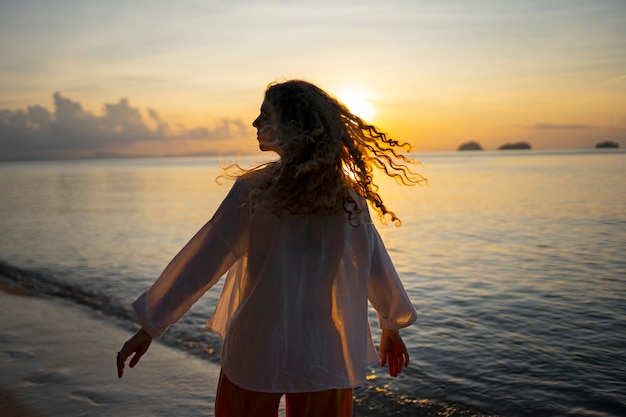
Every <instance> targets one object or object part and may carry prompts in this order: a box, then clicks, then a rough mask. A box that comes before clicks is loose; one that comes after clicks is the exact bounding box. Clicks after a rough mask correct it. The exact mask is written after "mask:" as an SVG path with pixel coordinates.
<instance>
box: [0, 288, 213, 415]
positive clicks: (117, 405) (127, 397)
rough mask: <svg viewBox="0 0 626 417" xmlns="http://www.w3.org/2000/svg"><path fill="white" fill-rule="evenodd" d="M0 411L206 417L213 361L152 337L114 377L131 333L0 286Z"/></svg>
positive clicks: (67, 305) (61, 303) (68, 306)
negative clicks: (147, 346)
mask: <svg viewBox="0 0 626 417" xmlns="http://www.w3.org/2000/svg"><path fill="white" fill-rule="evenodd" d="M0 304H1V305H2V310H3V317H2V320H1V321H0V358H1V359H0V361H1V363H2V372H1V373H0V399H1V403H2V406H1V407H0V414H1V415H2V416H7V417H18V416H21V417H51V416H59V417H61V416H63V417H71V416H84V415H89V416H92V417H100V416H120V415H132V416H150V415H179V416H192V415H205V416H207V415H208V416H212V415H213V403H214V398H215V397H214V395H215V388H216V386H217V380H218V377H219V366H216V365H215V364H212V363H210V362H208V361H203V360H201V359H199V358H196V357H193V356H191V355H188V354H185V353H184V352H180V351H176V350H175V349H173V348H171V347H169V346H165V345H163V344H162V343H160V342H159V341H158V340H156V341H154V342H153V343H152V345H151V346H150V350H149V351H148V352H147V353H146V355H145V356H144V357H143V358H142V360H141V362H140V363H139V364H138V365H137V366H136V367H135V368H134V369H129V368H128V367H127V369H126V372H125V374H124V378H122V379H118V378H117V371H116V368H115V355H116V352H117V351H118V350H119V348H120V347H121V345H122V344H123V343H124V341H125V340H127V339H128V338H129V337H130V336H131V333H129V332H128V331H125V330H123V329H121V328H119V327H117V326H116V325H115V324H114V323H111V319H110V318H108V317H106V316H103V315H99V313H98V312H94V311H93V310H90V309H88V308H87V307H84V306H80V305H76V304H75V303H71V302H70V301H67V300H62V299H56V298H52V297H48V296H45V295H38V294H35V293H33V292H30V291H26V290H22V289H19V288H16V287H13V286H10V285H9V286H8V285H6V284H5V285H0Z"/></svg>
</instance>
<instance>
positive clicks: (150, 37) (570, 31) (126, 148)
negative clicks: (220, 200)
mask: <svg viewBox="0 0 626 417" xmlns="http://www.w3.org/2000/svg"><path fill="white" fill-rule="evenodd" d="M0 40H1V42H0V57H1V58H0V160H2V159H15V158H17V159H24V158H31V157H32V158H46V157H65V156H90V155H109V154H111V155H114V154H121V155H160V154H193V153H208V152H216V153H231V154H232V153H242V154H245V153H251V152H256V149H257V148H256V144H255V142H254V137H255V132H254V129H252V127H251V126H250V124H251V122H252V120H254V118H255V117H256V115H257V112H258V108H259V106H260V103H261V100H262V97H263V91H264V89H265V86H266V85H267V84H268V83H270V82H272V81H275V80H283V79H288V78H302V79H306V80H308V81H311V82H313V83H316V84H317V85H319V86H320V87H322V88H323V89H325V90H327V91H328V92H330V93H331V94H333V95H335V96H337V97H338V98H339V99H340V100H343V101H344V102H345V103H346V104H347V105H348V106H349V107H351V108H352V109H353V111H355V112H356V113H359V112H361V113H362V116H364V117H368V118H370V119H371V121H372V122H373V123H374V124H377V125H379V126H380V127H381V128H382V129H383V130H385V131H387V132H389V133H390V134H391V136H393V137H395V138H397V139H400V140H403V141H409V142H411V143H412V144H413V145H414V148H415V150H417V151H418V152H419V151H447V150H455V149H457V148H458V146H459V145H460V144H461V143H463V142H466V141H470V140H472V141H477V142H479V143H481V144H482V145H483V147H484V148H485V149H496V148H497V147H499V146H500V145H502V144H503V143H506V142H516V141H526V142H529V143H530V144H531V145H532V146H533V148H534V149H543V148H545V149H554V148H564V149H573V148H592V147H594V146H595V144H596V143H597V142H600V141H604V140H612V141H615V142H618V143H619V144H620V146H621V147H625V146H626V1H624V0H613V1H610V0H595V1H593V0H589V1H582V0H561V1H553V0H541V1H497V0H484V1H465V0H438V1H422V0H404V1H400V0H386V1H381V0H359V1H337V0H333V1H329V0H316V1H289V0H282V1H280V0H274V1H251V0H248V1H246V0H229V1H226V0H224V1H211V0H202V1H158V0H157V1H132V0H131V1H128V0H124V1H121V0H109V1H107V2H102V1H92V0H84V1H48V0H45V1H44V0H37V1H31V0H4V1H2V2H0Z"/></svg>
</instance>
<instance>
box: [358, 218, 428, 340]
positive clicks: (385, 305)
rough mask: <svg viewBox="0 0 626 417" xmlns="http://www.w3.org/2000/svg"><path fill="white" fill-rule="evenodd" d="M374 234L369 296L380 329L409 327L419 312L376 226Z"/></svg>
mask: <svg viewBox="0 0 626 417" xmlns="http://www.w3.org/2000/svg"><path fill="white" fill-rule="evenodd" d="M372 235H373V252H372V264H371V270H370V280H369V287H368V295H369V300H370V303H371V304H372V306H373V307H374V309H375V310H376V313H377V315H378V326H379V327H380V328H381V329H384V330H397V329H401V328H403V327H408V326H410V325H411V324H413V323H414V322H415V320H417V311H415V307H414V306H413V303H411V300H410V299H409V296H408V294H407V293H406V290H405V289H404V286H403V285H402V281H401V280H400V277H399V276H398V273H397V272H396V269H395V267H394V266H393V263H392V262H391V258H390V257H389V253H388V252H387V249H386V248H385V245H384V243H383V241H382V239H381V237H380V235H379V234H378V231H377V230H376V228H375V227H374V226H373V225H372Z"/></svg>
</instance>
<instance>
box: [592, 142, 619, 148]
mask: <svg viewBox="0 0 626 417" xmlns="http://www.w3.org/2000/svg"><path fill="white" fill-rule="evenodd" d="M596 148H619V143H617V142H611V141H610V140H605V141H604V142H598V143H596Z"/></svg>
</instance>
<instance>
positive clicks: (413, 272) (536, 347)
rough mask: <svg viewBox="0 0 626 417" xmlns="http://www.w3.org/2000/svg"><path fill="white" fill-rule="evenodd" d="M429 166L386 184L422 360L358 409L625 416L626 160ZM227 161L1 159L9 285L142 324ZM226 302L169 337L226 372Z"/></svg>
mask: <svg viewBox="0 0 626 417" xmlns="http://www.w3.org/2000/svg"><path fill="white" fill-rule="evenodd" d="M416 158H417V159H418V160H420V161H421V162H422V164H423V165H422V166H421V167H419V171H420V172H421V173H422V174H423V175H424V176H426V177H427V178H428V179H429V185H428V186H417V187H401V186H399V185H397V184H395V183H394V182H393V181H390V180H384V179H381V194H382V196H383V198H384V199H385V202H386V203H387V204H388V206H389V207H390V208H391V209H392V210H394V211H395V212H396V214H398V216H399V217H400V218H401V219H402V226H401V227H395V226H393V225H388V226H383V225H379V226H378V229H379V231H380V233H381V235H382V237H383V239H384V240H385V243H386V245H387V248H388V250H389V252H390V254H391V257H392V259H393V260H394V263H395V264H396V267H397V269H398V271H399V272H400V275H401V277H402V279H403V281H404V283H405V286H406V288H407V291H408V292H409V295H410V296H411V299H412V300H413V302H414V303H415V305H416V308H417V310H418V312H419V314H420V318H419V320H418V322H417V324H415V325H413V326H411V327H410V328H408V329H405V331H404V332H403V335H404V337H405V341H406V343H407V346H408V348H409V352H410V354H411V365H410V367H409V368H408V369H406V370H405V371H404V372H403V373H402V374H401V376H400V377H399V378H397V379H391V378H389V377H386V376H385V374H384V372H383V370H381V369H380V368H377V367H373V368H372V369H371V376H370V379H369V380H368V383H367V384H366V385H365V386H363V387H361V388H359V389H357V390H355V397H356V401H355V415H362V416H370V415H372V416H376V415H381V416H382V415H385V416H390V415H403V416H408V415H425V416H430V415H432V416H435V415H448V416H457V415H458V416H460V415H481V414H484V415H502V416H511V417H513V416H623V415H626V300H625V296H626V152H624V151H621V150H589V151H508V152H505V151H495V152H453V153H424V154H421V155H416ZM256 159H258V158H256ZM221 162H225V163H228V162H231V161H230V160H227V159H225V160H223V161H220V160H219V159H217V158H163V159H118V160H85V161H52V162H51V161H48V162H15V163H1V164H0V276H2V277H4V278H2V279H9V280H12V281H15V282H17V283H18V284H20V285H22V286H24V287H25V288H31V289H36V290H38V291H41V292H45V293H48V294H51V295H56V296H60V297H64V298H68V299H71V300H74V301H76V302H78V303H81V304H85V305H88V306H90V307H91V308H94V309H97V310H99V311H102V312H104V313H105V314H106V315H107V316H108V317H112V318H115V320H116V322H117V323H119V325H120V326H124V327H128V328H129V329H132V328H134V327H135V326H136V324H135V322H134V317H133V313H132V311H131V309H130V303H131V302H132V301H133V300H134V299H135V298H136V297H137V296H138V295H139V294H140V293H141V292H142V291H143V290H145V289H146V288H147V287H148V286H149V285H150V284H151V283H152V281H153V280H154V279H156V277H157V276H158V275H159V273H160V272H161V270H162V269H163V268H164V267H165V265H166V264H167V262H168V261H169V260H170V259H171V258H172V257H173V256H174V255H175V254H176V252H177V251H178V250H179V249H180V248H181V247H182V245H184V244H185V243H186V242H187V240H188V239H189V238H190V237H191V236H192V235H193V234H194V233H195V231H196V230H197V229H198V228H200V227H201V226H202V225H203V224H204V223H205V222H206V221H207V220H208V219H209V218H210V217H211V214H212V213H213V211H214V210H215V208H216V207H217V205H218V204H219V202H220V201H221V199H222V198H223V196H224V195H225V194H226V192H227V191H228V189H229V187H230V183H229V182H228V181H225V183H224V185H222V186H220V185H217V184H216V183H215V181H214V180H215V177H217V176H218V175H219V174H220V172H221V171H220V163H221ZM239 162H241V163H243V164H244V165H246V164H248V163H250V162H252V160H246V159H244V160H242V161H239ZM219 293H220V289H219V288H214V289H212V290H211V291H209V292H208V293H207V294H206V295H205V297H203V299H202V300H201V301H200V302H199V303H198V304H197V305H196V306H194V308H193V309H192V310H191V312H190V313H189V314H188V315H187V316H186V317H185V318H184V319H183V320H182V321H181V322H180V323H178V324H177V325H176V326H173V327H172V328H171V329H170V331H169V332H168V333H167V335H166V337H165V339H164V340H165V342H166V343H168V344H171V345H173V346H176V347H178V348H180V349H181V350H184V351H187V352H189V354H193V355H197V356H200V357H202V358H205V359H206V360H208V361H213V362H215V363H218V362H219V350H220V341H219V339H218V338H217V337H215V336H214V335H212V334H211V333H209V332H206V331H205V330H204V329H203V325H204V321H205V320H206V319H207V317H208V316H209V315H210V314H211V312H212V309H213V308H214V306H215V302H216V300H217V297H218V296H219ZM371 319H372V324H373V325H374V314H373V312H372V313H371ZM378 335H379V333H378V331H377V330H376V329H374V337H375V338H376V339H377V338H378ZM181 415H184V413H183V414H181Z"/></svg>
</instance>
